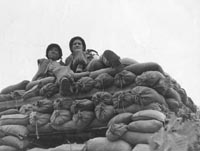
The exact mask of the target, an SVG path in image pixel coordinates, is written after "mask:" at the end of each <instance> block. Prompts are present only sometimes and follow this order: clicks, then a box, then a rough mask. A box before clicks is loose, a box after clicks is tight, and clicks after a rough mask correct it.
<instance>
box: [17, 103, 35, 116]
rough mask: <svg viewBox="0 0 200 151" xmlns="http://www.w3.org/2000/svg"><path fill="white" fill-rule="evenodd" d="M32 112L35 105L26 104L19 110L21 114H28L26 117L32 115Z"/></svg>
mask: <svg viewBox="0 0 200 151" xmlns="http://www.w3.org/2000/svg"><path fill="white" fill-rule="evenodd" d="M32 111H33V104H24V105H22V106H21V107H20V109H19V112H20V113H21V114H26V115H30V113H31V112H32Z"/></svg>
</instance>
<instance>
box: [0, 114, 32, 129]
mask: <svg viewBox="0 0 200 151" xmlns="http://www.w3.org/2000/svg"><path fill="white" fill-rule="evenodd" d="M28 123H29V117H28V115H24V114H10V115H2V116H1V118H0V126H2V125H24V126H26V125H28Z"/></svg>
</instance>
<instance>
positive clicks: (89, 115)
mask: <svg viewBox="0 0 200 151" xmlns="http://www.w3.org/2000/svg"><path fill="white" fill-rule="evenodd" d="M93 119H94V103H93V102H92V101H91V100H88V99H82V100H73V99H72V98H70V97H67V98H64V99H57V100H55V101H54V112H53V114H52V116H51V123H50V125H51V127H52V128H53V129H55V130H57V131H70V130H84V129H85V128H87V126H88V125H89V124H90V123H91V122H92V120H93Z"/></svg>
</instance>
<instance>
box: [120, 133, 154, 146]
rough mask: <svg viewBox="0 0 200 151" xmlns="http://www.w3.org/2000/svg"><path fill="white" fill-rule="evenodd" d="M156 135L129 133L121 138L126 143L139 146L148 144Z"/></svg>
mask: <svg viewBox="0 0 200 151" xmlns="http://www.w3.org/2000/svg"><path fill="white" fill-rule="evenodd" d="M153 135H154V133H139V132H131V131H127V132H125V133H124V135H122V136H121V139H122V140H124V141H126V142H127V143H129V144H131V145H137V144H148V142H149V139H151V137H152V136H153Z"/></svg>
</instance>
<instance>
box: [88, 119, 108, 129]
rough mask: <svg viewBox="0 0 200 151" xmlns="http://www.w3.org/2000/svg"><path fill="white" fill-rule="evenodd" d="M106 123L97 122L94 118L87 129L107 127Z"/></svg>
mask: <svg viewBox="0 0 200 151" xmlns="http://www.w3.org/2000/svg"><path fill="white" fill-rule="evenodd" d="M107 124H108V123H107V122H102V121H99V120H98V119H97V118H95V119H94V120H93V121H92V122H91V123H90V124H89V125H88V128H98V127H107Z"/></svg>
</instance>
